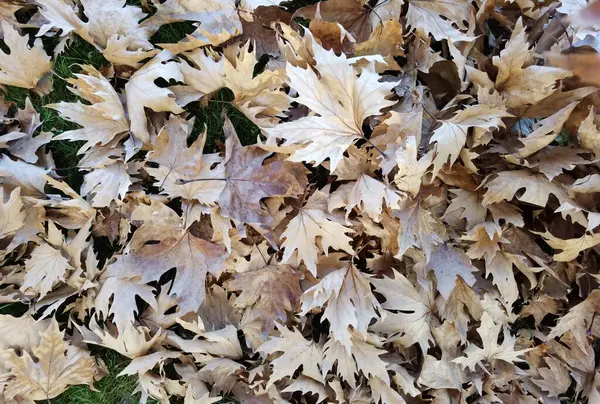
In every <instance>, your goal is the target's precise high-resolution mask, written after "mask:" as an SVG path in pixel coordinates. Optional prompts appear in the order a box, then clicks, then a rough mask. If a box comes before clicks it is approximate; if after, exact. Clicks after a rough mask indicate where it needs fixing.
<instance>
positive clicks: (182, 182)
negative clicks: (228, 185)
mask: <svg viewBox="0 0 600 404" xmlns="http://www.w3.org/2000/svg"><path fill="white" fill-rule="evenodd" d="M198 181H227V178H193V179H191V180H184V179H183V178H178V179H176V180H175V184H178V185H185V184H189V183H190V182H198Z"/></svg>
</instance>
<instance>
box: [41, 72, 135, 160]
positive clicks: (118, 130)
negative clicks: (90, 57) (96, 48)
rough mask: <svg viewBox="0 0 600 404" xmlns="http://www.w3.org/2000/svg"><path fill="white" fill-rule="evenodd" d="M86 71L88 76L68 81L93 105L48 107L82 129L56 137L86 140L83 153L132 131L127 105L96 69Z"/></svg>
mask: <svg viewBox="0 0 600 404" xmlns="http://www.w3.org/2000/svg"><path fill="white" fill-rule="evenodd" d="M82 69H83V72H84V73H85V74H76V75H75V78H71V79H68V80H67V82H68V83H69V84H71V86H72V87H70V88H69V90H70V91H71V92H73V93H74V94H76V95H77V96H79V97H81V98H83V99H84V100H86V101H88V102H89V103H90V105H85V104H82V103H80V102H76V103H67V102H59V103H56V104H48V105H46V108H52V109H54V110H56V111H58V113H59V114H60V116H61V117H62V118H63V119H66V120H68V121H70V122H74V123H76V124H78V125H80V126H82V128H81V129H74V130H69V131H66V132H63V133H61V134H60V135H58V136H56V137H54V139H56V140H71V141H78V140H83V141H85V142H86V143H85V144H84V145H83V146H82V147H81V149H80V150H79V153H82V152H84V151H86V150H88V149H90V148H92V147H93V146H95V145H98V144H99V145H106V144H107V143H109V142H110V141H111V140H113V139H114V138H115V136H118V135H120V134H122V133H125V132H127V131H128V130H129V122H128V120H127V118H126V115H125V110H124V108H123V104H121V100H120V99H119V95H118V94H117V92H116V91H115V90H114V89H113V87H112V85H111V84H110V82H109V81H108V80H107V79H106V78H105V77H104V76H103V75H102V74H100V72H98V71H97V70H96V69H95V68H94V67H92V66H89V65H86V66H83V67H82Z"/></svg>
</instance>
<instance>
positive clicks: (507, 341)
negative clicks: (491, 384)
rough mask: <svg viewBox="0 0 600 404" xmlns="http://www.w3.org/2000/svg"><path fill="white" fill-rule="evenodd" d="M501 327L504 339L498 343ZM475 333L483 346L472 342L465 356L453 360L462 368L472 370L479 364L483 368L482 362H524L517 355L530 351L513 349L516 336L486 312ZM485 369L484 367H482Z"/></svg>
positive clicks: (492, 363) (493, 363)
mask: <svg viewBox="0 0 600 404" xmlns="http://www.w3.org/2000/svg"><path fill="white" fill-rule="evenodd" d="M501 329H503V330H504V331H503V333H504V334H503V336H504V340H503V341H502V344H501V345H498V333H499V332H500V330H501ZM477 333H478V334H479V336H480V337H481V341H482V343H483V348H479V347H478V346H476V345H474V344H470V345H469V346H468V347H467V349H465V354H466V355H467V356H466V357H459V358H456V359H454V360H453V362H455V363H458V364H459V365H461V366H462V367H464V368H469V369H471V370H472V371H474V370H475V367H476V366H477V365H479V366H480V367H482V368H484V365H483V362H484V361H485V362H487V363H489V364H490V365H492V366H495V362H496V361H503V362H508V363H514V362H524V360H523V359H520V358H519V356H522V355H523V354H524V353H526V352H528V351H530V350H531V349H522V350H519V351H515V350H514V347H515V342H516V338H515V337H513V336H512V335H511V334H510V332H509V331H508V329H507V328H506V327H502V325H499V324H496V323H495V322H494V320H493V319H492V317H491V316H490V315H489V314H488V313H483V316H482V317H481V325H480V326H479V328H478V329H477ZM484 369H485V368H484Z"/></svg>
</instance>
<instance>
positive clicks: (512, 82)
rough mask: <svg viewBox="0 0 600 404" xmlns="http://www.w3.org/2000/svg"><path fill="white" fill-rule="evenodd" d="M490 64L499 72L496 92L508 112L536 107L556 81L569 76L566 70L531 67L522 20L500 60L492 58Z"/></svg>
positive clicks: (551, 91) (552, 89) (549, 92)
mask: <svg viewBox="0 0 600 404" xmlns="http://www.w3.org/2000/svg"><path fill="white" fill-rule="evenodd" d="M492 61H493V64H494V66H496V67H497V68H498V76H497V77H496V84H495V86H496V89H497V90H498V91H499V92H500V93H501V94H502V95H503V96H504V97H505V98H506V105H507V106H508V107H509V108H516V107H521V106H524V105H528V104H535V103H536V102H538V101H540V100H542V99H543V98H546V97H547V96H549V95H550V94H552V93H553V92H554V91H555V90H554V87H555V83H556V81H557V80H561V79H564V78H566V77H569V76H571V75H572V73H571V72H570V71H568V70H564V69H560V68H556V67H548V66H537V65H535V64H533V51H530V50H529V43H528V42H527V33H526V32H525V29H524V28H523V25H522V22H521V20H519V21H518V23H517V29H515V30H514V31H513V33H512V36H511V38H510V40H509V41H508V43H507V44H506V46H505V48H504V50H502V52H500V56H494V57H493V58H492Z"/></svg>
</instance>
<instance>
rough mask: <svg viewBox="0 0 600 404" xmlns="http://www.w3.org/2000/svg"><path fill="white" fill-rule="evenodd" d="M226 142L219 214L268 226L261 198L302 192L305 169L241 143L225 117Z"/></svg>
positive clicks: (270, 218)
mask: <svg viewBox="0 0 600 404" xmlns="http://www.w3.org/2000/svg"><path fill="white" fill-rule="evenodd" d="M223 130H224V131H225V133H226V136H227V140H226V142H225V148H226V149H225V162H224V167H225V178H224V181H225V187H224V188H223V191H222V192H221V194H220V195H219V198H218V200H217V202H218V204H219V206H220V207H221V215H222V216H224V217H229V218H231V219H233V220H235V221H237V222H238V223H240V224H241V223H252V224H260V225H262V226H264V227H266V228H269V227H270V225H271V222H272V220H273V219H272V217H270V216H269V214H268V212H267V211H266V210H265V209H263V208H262V207H261V205H260V201H261V200H262V199H264V198H268V197H274V196H287V197H296V196H298V195H299V194H301V193H302V192H303V191H304V185H303V184H304V183H305V168H304V167H302V165H301V164H296V163H290V162H286V161H281V160H277V161H271V162H268V163H267V164H265V165H263V162H264V160H265V158H266V157H267V156H268V155H269V154H270V153H269V152H265V151H263V150H261V149H260V148H258V147H256V146H245V147H244V146H242V144H241V143H240V140H239V139H238V136H237V133H236V132H235V129H234V128H233V125H232V124H231V121H229V119H228V118H227V119H226V120H225V126H224V128H223Z"/></svg>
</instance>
